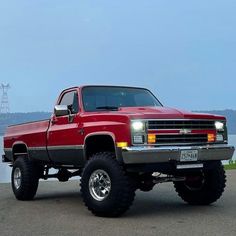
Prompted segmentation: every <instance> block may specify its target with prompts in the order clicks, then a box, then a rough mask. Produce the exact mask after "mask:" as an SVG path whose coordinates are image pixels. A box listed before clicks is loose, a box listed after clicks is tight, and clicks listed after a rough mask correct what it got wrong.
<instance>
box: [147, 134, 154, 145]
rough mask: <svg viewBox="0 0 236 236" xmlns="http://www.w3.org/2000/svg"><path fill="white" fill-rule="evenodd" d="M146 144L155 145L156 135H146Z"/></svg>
mask: <svg viewBox="0 0 236 236" xmlns="http://www.w3.org/2000/svg"><path fill="white" fill-rule="evenodd" d="M148 143H149V144H154V143H156V135H155V134H148Z"/></svg>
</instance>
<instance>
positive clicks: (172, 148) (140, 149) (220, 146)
mask: <svg viewBox="0 0 236 236" xmlns="http://www.w3.org/2000/svg"><path fill="white" fill-rule="evenodd" d="M224 148H230V149H234V146H229V145H227V144H218V145H217V144H216V145H204V146H165V147H150V146H139V147H124V148H122V150H124V151H128V152H130V151H131V152H132V151H134V152H144V151H145V152H153V151H159V150H160V151H161V150H166V151H179V150H191V149H193V150H195V149H224Z"/></svg>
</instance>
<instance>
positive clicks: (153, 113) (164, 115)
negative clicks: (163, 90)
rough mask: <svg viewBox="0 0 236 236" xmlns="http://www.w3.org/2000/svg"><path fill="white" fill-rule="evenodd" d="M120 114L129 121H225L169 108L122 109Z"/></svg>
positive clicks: (210, 115)
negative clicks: (128, 118) (126, 116)
mask: <svg viewBox="0 0 236 236" xmlns="http://www.w3.org/2000/svg"><path fill="white" fill-rule="evenodd" d="M119 113H120V114H126V115H128V116H129V117H130V119H214V120H225V117H223V116H218V115H212V114H203V113H192V112H189V111H185V110H179V109H174V108H169V107H122V108H120V109H119Z"/></svg>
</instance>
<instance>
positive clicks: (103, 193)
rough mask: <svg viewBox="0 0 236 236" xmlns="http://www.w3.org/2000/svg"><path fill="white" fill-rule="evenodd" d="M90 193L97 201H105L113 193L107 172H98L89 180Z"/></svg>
mask: <svg viewBox="0 0 236 236" xmlns="http://www.w3.org/2000/svg"><path fill="white" fill-rule="evenodd" d="M89 192H90V194H91V195H92V197H93V198H94V199H95V200H97V201H100V202H101V201H103V200H104V199H106V198H107V197H108V195H109V194H110V192H111V179H110V177H109V175H108V174H107V172H106V171H104V170H96V171H94V172H93V173H92V175H91V177H90V179H89Z"/></svg>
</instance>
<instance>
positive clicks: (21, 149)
mask: <svg viewBox="0 0 236 236" xmlns="http://www.w3.org/2000/svg"><path fill="white" fill-rule="evenodd" d="M19 156H27V157H28V156H29V153H28V146H27V144H26V143H24V142H16V143H14V144H13V145H12V158H13V161H15V160H16V159H17V158H18V157H19Z"/></svg>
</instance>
